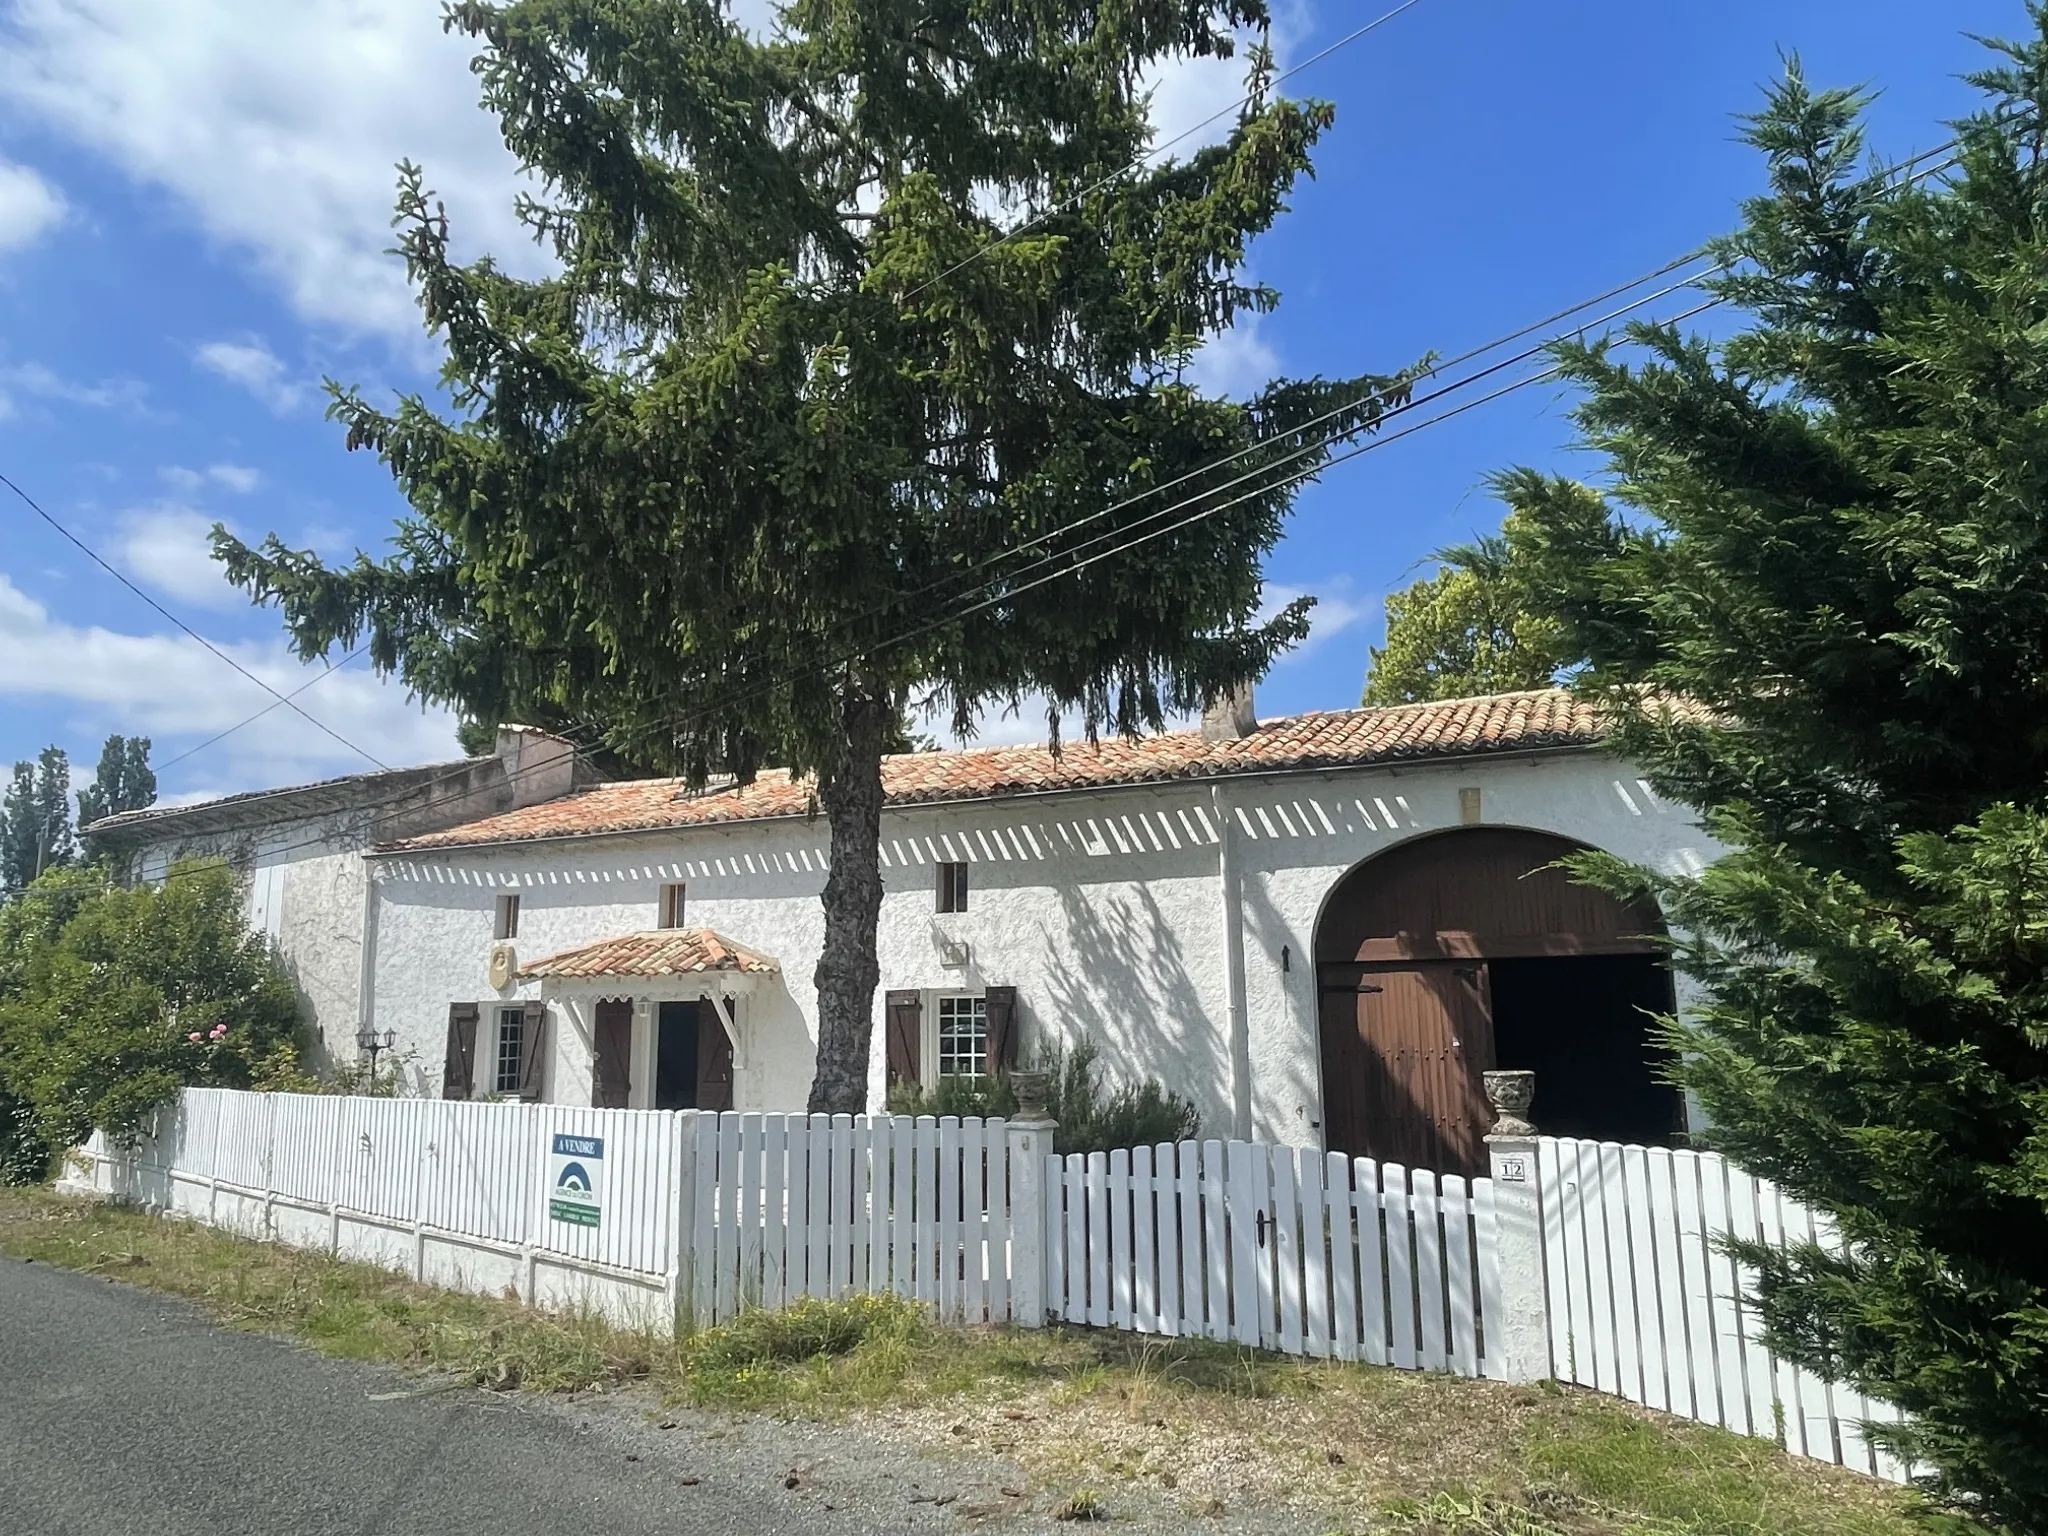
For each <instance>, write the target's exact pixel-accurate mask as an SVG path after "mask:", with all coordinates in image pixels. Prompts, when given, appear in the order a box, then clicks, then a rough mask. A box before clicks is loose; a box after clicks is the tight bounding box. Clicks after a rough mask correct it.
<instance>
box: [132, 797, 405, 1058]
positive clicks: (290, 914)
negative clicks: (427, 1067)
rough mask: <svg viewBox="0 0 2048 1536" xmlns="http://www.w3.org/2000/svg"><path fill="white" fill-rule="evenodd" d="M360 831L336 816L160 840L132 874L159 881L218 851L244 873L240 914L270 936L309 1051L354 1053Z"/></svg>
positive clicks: (360, 921) (359, 983)
mask: <svg viewBox="0 0 2048 1536" xmlns="http://www.w3.org/2000/svg"><path fill="white" fill-rule="evenodd" d="M360 846H361V836H360V833H359V831H358V830H357V829H356V828H354V827H353V826H351V825H349V824H347V823H345V822H343V821H341V820H339V819H335V818H311V819H306V820H300V821H290V822H280V823H279V824H277V825H276V826H272V827H266V828H265V829H264V830H263V831H262V833H261V834H260V835H255V834H251V833H223V834H220V835H218V836H212V837H203V838H188V839H182V840H179V841H178V842H176V843H171V842H168V841H166V842H164V843H159V844H156V845H154V846H152V847H148V848H145V849H143V850H141V851H140V852H139V853H138V854H137V855H136V858H135V864H134V869H135V875H136V878H137V879H139V880H143V881H146V882H150V883H156V882H160V881H162V880H163V878H164V877H165V875H166V874H168V873H169V871H170V868H171V866H172V865H173V864H174V863H176V862H178V861H180V860H183V859H190V858H220V859H225V860H227V861H228V862H229V864H230V865H232V866H233V867H234V868H235V870H236V872H237V873H238V874H239V875H240V876H241V878H242V881H243V887H244V892H245V895H246V898H247V905H246V907H245V916H246V918H247V920H248V923H249V927H250V929H251V930H252V931H254V932H257V933H262V934H265V935H267V936H268V937H269V938H270V939H271V940H272V941H273V942H274V943H275V944H276V945H277V950H278V954H279V955H280V956H281V957H282V958H283V960H284V964H285V969H286V970H287V971H288V972H289V973H290V975H291V978H292V981H293V983H294V984H295V985H296V986H297V988H298V991H299V1002H300V1008H301V1010H302V1014H303V1017H304V1019H305V1022H306V1025H307V1027H308V1028H309V1029H310V1030H311V1031H312V1036H313V1043H314V1045H315V1047H316V1051H324V1052H325V1053H326V1055H327V1056H328V1057H329V1058H332V1059H337V1060H351V1059H353V1057H354V1055H355V1034H356V1029H357V1026H358V1022H359V1018H358V1005H359V1003H360V1001H361V991H362V970H363V949H362V942H363V887H364V880H365V866H364V861H363V858H362V856H361V854H359V853H358V852H357V851H356V850H357V849H358V848H359V847H360Z"/></svg>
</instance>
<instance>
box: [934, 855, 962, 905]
mask: <svg viewBox="0 0 2048 1536" xmlns="http://www.w3.org/2000/svg"><path fill="white" fill-rule="evenodd" d="M939 910H940V911H941V912H965V911H966V910H967V866H966V865H965V864H941V865H940V866H939Z"/></svg>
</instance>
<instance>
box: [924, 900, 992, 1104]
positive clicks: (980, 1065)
mask: <svg viewBox="0 0 2048 1536" xmlns="http://www.w3.org/2000/svg"><path fill="white" fill-rule="evenodd" d="M961 867H962V868H965V867H966V866H964V865H963V866H961ZM933 1002H934V1005H935V1006H934V1008H933V1025H934V1027H933V1029H932V1032H931V1036H932V1044H933V1046H934V1049H935V1051H936V1055H937V1059H936V1060H935V1061H934V1062H933V1063H932V1066H933V1069H934V1072H933V1076H934V1078H939V1077H964V1078H967V1079H968V1080H969V1081H972V1082H979V1081H980V1080H982V1079H983V1078H985V1077H987V1076H988V999H987V998H986V997H985V996H983V995H982V994H981V993H979V992H941V993H940V994H939V995H938V996H937V997H936V998H935V999H933Z"/></svg>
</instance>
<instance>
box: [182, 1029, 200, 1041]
mask: <svg viewBox="0 0 2048 1536" xmlns="http://www.w3.org/2000/svg"><path fill="white" fill-rule="evenodd" d="M185 1038H186V1039H187V1040H197V1039H198V1038H199V1031H198V1030H196V1029H195V1030H193V1031H192V1033H191V1034H189V1035H187V1036H186V1037H185Z"/></svg>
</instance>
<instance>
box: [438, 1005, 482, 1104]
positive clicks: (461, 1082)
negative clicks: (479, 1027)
mask: <svg viewBox="0 0 2048 1536" xmlns="http://www.w3.org/2000/svg"><path fill="white" fill-rule="evenodd" d="M477 1015H478V1009H477V1005H476V1004H475V1003H450V1004H449V1005H448V1049H447V1052H446V1054H445V1055H444V1056H443V1057H442V1059H441V1097H442V1098H444V1099H466V1098H468V1097H469V1094H470V1089H471V1087H472V1086H473V1085H474V1084H475V1082H476V1021H477Z"/></svg>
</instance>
